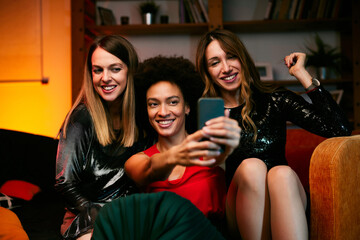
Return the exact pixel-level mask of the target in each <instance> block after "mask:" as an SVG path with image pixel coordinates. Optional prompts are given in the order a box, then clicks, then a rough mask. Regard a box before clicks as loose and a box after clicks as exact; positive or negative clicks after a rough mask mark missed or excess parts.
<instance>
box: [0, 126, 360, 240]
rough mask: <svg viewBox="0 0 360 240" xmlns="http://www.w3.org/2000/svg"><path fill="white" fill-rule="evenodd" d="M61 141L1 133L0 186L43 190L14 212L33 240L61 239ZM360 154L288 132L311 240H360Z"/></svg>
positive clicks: (356, 147)
mask: <svg viewBox="0 0 360 240" xmlns="http://www.w3.org/2000/svg"><path fill="white" fill-rule="evenodd" d="M354 134H360V131H358V132H354ZM57 142H58V141H57V140H56V139H53V138H49V137H44V136H39V135H33V134H29V133H23V132H17V131H11V130H5V129H0V186H1V185H3V184H4V183H5V182H7V181H9V180H13V179H16V180H23V181H26V182H29V183H31V184H34V185H36V186H39V187H40V189H41V191H40V192H39V193H37V194H35V195H34V197H33V198H32V199H31V200H29V201H22V202H21V203H20V204H19V207H16V208H14V209H12V211H13V212H15V213H16V215H17V216H18V217H19V219H20V221H21V223H22V226H23V228H24V230H25V231H26V233H27V234H28V236H29V238H30V239H35V240H36V239H39V240H42V239H46V240H51V239H60V238H61V237H60V235H59V227H60V225H61V223H62V217H63V214H64V206H65V205H64V201H63V200H62V199H61V196H59V195H58V194H57V193H56V192H55V191H54V189H53V185H54V179H55V158H56V150H57ZM359 154H360V135H354V136H349V137H338V138H330V139H325V138H322V137H319V136H316V135H314V134H311V133H309V132H307V131H305V130H302V129H288V131H287V144H286V157H287V159H288V162H289V165H290V166H291V167H292V168H293V169H294V170H295V171H296V172H297V174H298V175H299V178H300V180H301V182H302V183H303V185H304V187H305V189H307V190H310V199H311V202H310V212H311V213H310V222H309V226H310V234H311V239H357V238H358V236H360V214H359V211H358V205H359V204H360V190H359V188H358V187H357V184H358V182H359V178H360V155H359ZM309 169H310V170H309Z"/></svg>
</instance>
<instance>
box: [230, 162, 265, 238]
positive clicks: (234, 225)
mask: <svg viewBox="0 0 360 240" xmlns="http://www.w3.org/2000/svg"><path fill="white" fill-rule="evenodd" d="M266 175H267V167H266V165H265V163H264V162H263V161H261V160H260V159H256V158H251V159H246V160H244V161H243V162H242V163H241V164H240V165H239V167H238V169H237V170H236V172H235V174H234V177H233V179H232V182H231V184H230V187H229V190H228V195H227V201H226V216H227V221H228V225H229V231H230V234H232V236H233V237H236V236H239V232H240V234H241V237H242V239H244V240H247V239H270V225H269V224H270V222H269V220H270V219H269V198H268V190H267V187H266V186H267V183H266Z"/></svg>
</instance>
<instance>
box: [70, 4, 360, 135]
mask: <svg viewBox="0 0 360 240" xmlns="http://www.w3.org/2000/svg"><path fill="white" fill-rule="evenodd" d="M98 1H104V0H98ZM107 1H121V0H107ZM158 1H160V0H158ZM162 1H166V0H162ZM179 1H180V0H179ZM207 1H208V17H209V22H207V23H205V22H201V23H170V24H152V25H144V24H129V25H112V26H98V25H96V24H95V7H96V1H95V0H71V17H72V18H71V24H72V31H71V32H72V37H71V39H72V56H71V59H72V98H73V101H74V100H75V98H76V96H77V94H78V92H79V91H80V88H81V82H82V78H83V66H84V61H85V54H86V51H87V47H88V44H89V43H90V42H91V41H92V39H93V38H94V37H95V36H97V35H100V34H123V35H134V36H140V37H141V36H149V35H150V36H151V35H162V36H166V35H169V36H171V35H176V34H189V35H198V36H200V35H201V34H203V33H205V32H206V31H208V30H212V29H216V28H225V29H228V30H231V31H233V32H236V33H274V32H279V33H281V32H284V33H285V32H297V31H299V32H301V31H321V30H333V31H338V32H339V33H340V37H341V49H342V52H343V53H344V54H345V55H346V56H347V57H348V58H349V59H350V61H351V65H352V70H351V71H349V72H346V73H345V74H343V76H342V78H341V79H328V80H326V81H323V84H335V85H337V87H339V88H344V89H345V93H346V94H344V97H345V96H346V98H347V99H346V98H345V99H344V101H345V104H346V106H345V108H346V110H345V111H346V112H349V118H350V120H351V121H352V122H354V128H355V129H360V43H359V41H358V39H360V26H359V24H360V19H359V14H358V13H359V12H360V6H359V5H360V4H359V1H357V0H352V2H351V3H350V4H351V9H352V14H349V16H348V17H347V18H342V17H339V18H317V17H314V18H308V17H307V18H298V19H289V18H287V19H270V18H271V15H269V19H267V20H250V21H223V15H222V14H223V1H222V0H207ZM270 1H272V0H270ZM286 1H288V0H286ZM291 1H299V2H301V0H291ZM318 1H323V0H318ZM350 15H351V17H350ZM273 83H275V84H278V85H282V86H290V85H296V84H297V82H296V81H292V80H284V81H273Z"/></svg>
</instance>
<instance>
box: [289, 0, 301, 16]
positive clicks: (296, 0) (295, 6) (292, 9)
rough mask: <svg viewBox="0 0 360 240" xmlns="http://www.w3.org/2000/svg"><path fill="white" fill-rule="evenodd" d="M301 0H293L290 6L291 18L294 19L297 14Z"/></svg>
mask: <svg viewBox="0 0 360 240" xmlns="http://www.w3.org/2000/svg"><path fill="white" fill-rule="evenodd" d="M299 2H300V1H299V0H293V1H292V2H291V5H290V8H289V19H291V20H293V19H295V16H296V10H297V9H298V5H299Z"/></svg>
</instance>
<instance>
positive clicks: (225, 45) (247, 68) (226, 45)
mask: <svg viewBox="0 0 360 240" xmlns="http://www.w3.org/2000/svg"><path fill="white" fill-rule="evenodd" d="M214 40H217V41H218V42H219V44H220V46H221V48H222V49H223V50H224V52H226V53H229V54H231V55H233V56H235V57H237V58H238V59H239V61H240V64H241V69H242V71H241V74H242V76H241V79H242V81H241V84H240V95H239V102H240V103H244V108H243V109H242V111H241V116H242V125H243V127H244V128H245V129H252V131H253V132H254V140H256V137H257V127H256V125H255V123H254V121H253V120H252V119H251V116H250V114H251V111H252V110H253V108H254V105H255V102H254V101H253V99H252V96H253V91H254V90H258V91H260V92H272V91H274V90H275V88H274V87H272V86H270V85H267V84H265V83H263V82H261V81H260V75H259V73H258V71H257V69H256V67H255V64H254V61H253V60H252V58H251V56H250V54H249V53H248V51H247V50H246V48H245V46H244V44H243V43H242V42H241V40H240V39H239V38H238V37H237V36H236V35H235V34H234V33H232V32H230V31H228V30H224V29H217V30H214V31H210V32H208V33H206V34H205V35H203V36H202V37H201V39H200V41H199V44H198V47H197V51H196V69H197V71H199V73H200V75H201V78H202V80H203V81H204V83H205V89H204V93H203V96H207V97H221V93H220V90H219V86H218V85H217V84H215V83H214V80H213V79H212V78H211V76H210V74H209V71H208V67H207V66H208V64H207V60H206V55H205V53H206V48H207V47H208V45H209V44H210V43H211V42H212V41H214Z"/></svg>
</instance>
